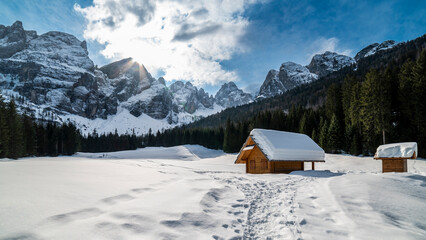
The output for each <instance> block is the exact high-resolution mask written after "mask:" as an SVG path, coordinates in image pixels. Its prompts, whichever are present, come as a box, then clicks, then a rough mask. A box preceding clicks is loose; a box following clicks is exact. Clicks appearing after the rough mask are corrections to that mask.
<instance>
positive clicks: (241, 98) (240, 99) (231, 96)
mask: <svg viewBox="0 0 426 240" xmlns="http://www.w3.org/2000/svg"><path fill="white" fill-rule="evenodd" d="M215 101H216V103H217V104H218V105H220V106H222V107H225V108H228V107H235V106H238V105H243V104H246V103H249V102H251V101H253V96H252V95H251V94H249V93H245V92H244V91H243V90H241V89H239V88H238V87H237V85H235V83H234V82H232V81H231V82H228V83H224V84H223V85H222V86H221V88H220V89H219V91H218V92H217V93H216V95H215Z"/></svg>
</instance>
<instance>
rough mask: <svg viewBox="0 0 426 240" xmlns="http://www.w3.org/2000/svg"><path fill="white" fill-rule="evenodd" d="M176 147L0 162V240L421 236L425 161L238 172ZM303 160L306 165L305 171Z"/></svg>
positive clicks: (210, 156) (226, 162) (213, 153)
mask: <svg viewBox="0 0 426 240" xmlns="http://www.w3.org/2000/svg"><path fill="white" fill-rule="evenodd" d="M235 158H236V155H235V154H224V153H223V152H222V151H217V150H209V149H205V148H203V147H201V146H194V145H185V146H178V147H171V148H145V149H138V150H135V151H123V152H114V153H93V154H91V153H79V154H76V155H75V156H73V157H57V158H25V159H21V160H16V161H9V160H3V161H0V195H1V197H0V239H424V237H425V236H426V227H425V224H424V222H426V221H425V216H426V203H425V201H424V199H426V195H425V191H424V189H425V187H426V177H425V172H426V162H425V161H424V160H414V161H409V162H408V163H409V164H408V169H409V172H408V173H398V174H396V173H386V174H382V173H381V161H376V160H373V159H372V158H370V157H353V156H347V155H330V154H326V163H316V169H317V171H310V170H307V171H304V172H302V171H296V172H293V173H292V174H289V175H286V174H262V175H253V174H246V173H245V165H243V164H238V165H236V164H233V163H234V160H235ZM309 167H310V163H309V164H308V163H306V164H305V168H306V169H309Z"/></svg>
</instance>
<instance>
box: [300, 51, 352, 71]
mask: <svg viewBox="0 0 426 240" xmlns="http://www.w3.org/2000/svg"><path fill="white" fill-rule="evenodd" d="M352 64H355V61H354V60H353V59H352V58H351V57H348V56H345V55H341V54H338V53H335V52H330V51H326V52H325V53H323V54H316V55H314V56H313V57H312V60H311V62H310V63H309V65H308V66H306V67H307V68H308V69H309V71H310V72H311V73H315V74H316V75H318V77H323V76H326V75H328V74H330V73H331V72H335V71H337V70H340V69H342V68H344V67H346V66H350V65H352Z"/></svg>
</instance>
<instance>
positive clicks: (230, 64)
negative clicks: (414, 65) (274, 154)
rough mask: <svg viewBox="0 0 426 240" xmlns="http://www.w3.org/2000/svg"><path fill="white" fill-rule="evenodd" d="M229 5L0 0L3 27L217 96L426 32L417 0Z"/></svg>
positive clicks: (247, 0) (240, 1) (243, 0)
mask: <svg viewBox="0 0 426 240" xmlns="http://www.w3.org/2000/svg"><path fill="white" fill-rule="evenodd" d="M231 2H232V3H231V4H227V3H226V1H220V0H217V1H216V0H209V1H181V2H180V1H174V0H166V1H162V2H161V3H160V2H155V1H152V0H139V1H129V0H126V1H125V0H121V1H118V4H120V5H119V6H118V5H113V4H112V3H111V2H110V1H109V0H105V1H101V0H97V1H95V2H92V1H89V0H85V1H80V0H79V1H65V0H56V1H46V0H39V1H30V0H21V1H10V0H1V1H0V9H2V10H1V14H0V24H3V25H10V24H12V23H13V22H14V21H16V20H21V21H22V22H23V24H24V28H25V29H28V30H36V31H37V32H38V33H39V34H42V33H45V32H47V31H53V30H55V31H63V32H67V33H71V34H73V35H75V36H77V37H78V38H79V39H81V40H83V39H86V40H87V41H88V47H89V54H90V56H91V58H92V60H93V61H94V62H95V64H98V65H103V64H106V63H109V62H111V61H114V60H118V59H120V58H122V57H129V55H131V56H130V57H134V58H135V59H137V60H138V61H141V63H143V64H144V65H146V66H147V68H148V70H149V71H150V72H151V73H153V75H155V76H157V77H158V76H160V75H165V77H166V80H169V81H171V80H189V81H191V82H193V83H194V84H196V85H198V86H202V87H204V88H205V89H206V90H207V91H209V92H211V93H214V92H215V91H216V90H217V89H218V88H219V87H220V85H221V84H222V83H223V82H226V81H229V80H233V81H236V82H237V85H238V86H239V87H242V88H243V89H245V90H247V91H250V92H255V91H256V90H258V88H259V86H260V85H261V84H262V82H263V80H264V78H265V76H266V73H267V72H268V70H269V69H278V68H279V66H280V64H281V63H283V62H286V61H294V62H296V63H300V64H304V65H306V64H308V63H309V61H310V58H311V57H312V55H313V54H315V53H320V52H324V51H325V50H332V51H336V52H339V53H345V54H348V55H350V56H354V55H355V54H356V53H357V52H358V51H359V50H361V49H362V48H363V47H365V46H367V45H369V44H371V43H374V42H382V41H385V40H389V39H393V40H396V41H407V40H411V39H414V38H416V37H419V36H421V35H423V34H425V33H426V3H425V1H420V0H417V1H416V0H405V1H402V0H394V1H392V0H388V1H349V0H348V1H304V0H301V1H273V0H270V1H265V0H259V1H256V0H234V1H231ZM176 9H177V10H178V11H177V10H176ZM98 13H99V14H98ZM95 15H96V16H95ZM169 16H170V17H169ZM188 16H189V17H188ZM106 23H108V24H106ZM158 24H160V25H161V26H160V25H158ZM152 29H156V30H154V31H153V30H152ZM157 30H158V31H157ZM85 31H86V32H85ZM126 33H128V35H129V37H128V38H126V35H127V34H126ZM170 34H172V35H173V34H174V36H171V35H170ZM117 36H124V37H117ZM153 39H154V40H155V41H153ZM157 41H158V42H157ZM153 42H154V43H153ZM153 44H154V45H155V44H157V45H155V46H153ZM125 46H127V48H126V47H125ZM103 50H104V51H103ZM133 55H134V56H133Z"/></svg>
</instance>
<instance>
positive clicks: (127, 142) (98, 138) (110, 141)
mask: <svg viewBox="0 0 426 240" xmlns="http://www.w3.org/2000/svg"><path fill="white" fill-rule="evenodd" d="M138 147H142V138H141V137H137V136H136V134H135V133H134V132H133V133H132V134H123V135H119V134H118V133H117V130H115V133H108V134H105V133H104V134H98V133H97V132H96V130H94V131H93V133H92V134H89V135H88V136H87V137H82V138H81V151H82V152H114V151H122V150H134V149H136V148H138Z"/></svg>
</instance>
